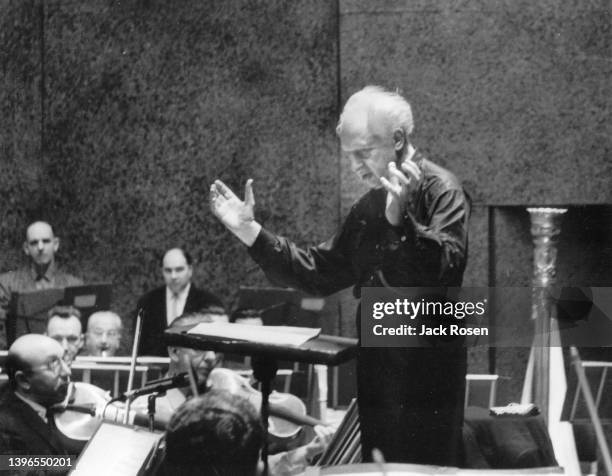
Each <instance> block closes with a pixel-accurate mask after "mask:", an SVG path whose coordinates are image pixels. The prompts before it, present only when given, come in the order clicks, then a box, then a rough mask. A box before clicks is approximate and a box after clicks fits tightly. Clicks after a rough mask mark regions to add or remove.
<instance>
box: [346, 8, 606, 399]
mask: <svg viewBox="0 0 612 476" xmlns="http://www.w3.org/2000/svg"><path fill="white" fill-rule="evenodd" d="M611 20H612V12H611V11H610V3H609V2H608V1H606V0H594V1H591V2H581V1H578V0H576V1H569V2H562V3H559V2H555V1H548V0H541V1H538V2H530V1H527V0H525V1H523V0H519V1H512V2H507V1H503V0H499V1H497V0H494V1H488V0H487V1H478V0H469V1H460V0H457V1H447V0H439V1H438V0H434V1H431V0H410V1H408V0H387V1H374V2H373V1H368V0H341V1H340V57H341V62H340V85H341V87H340V91H341V94H342V100H343V101H344V100H345V99H346V98H347V97H348V96H349V95H350V94H352V93H353V92H354V91H356V90H357V89H359V88H361V87H362V86H363V85H365V84H381V85H384V86H386V87H388V88H392V89H395V88H399V89H400V90H401V91H403V93H404V94H405V96H406V97H407V98H408V100H409V101H410V102H411V104H412V106H413V112H414V116H415V133H414V142H415V144H416V146H417V147H419V148H421V149H422V150H424V151H425V152H426V153H428V154H429V155H430V156H431V158H433V159H434V160H435V161H437V162H439V163H440V164H443V165H446V166H447V167H449V168H450V169H451V170H453V171H454V172H455V173H456V174H457V175H459V176H460V177H461V178H462V180H463V181H464V184H465V186H466V188H467V189H468V191H469V192H470V193H471V195H472V197H473V199H474V204H475V206H474V211H473V216H472V219H471V224H470V255H469V261H468V268H467V270H466V275H465V279H464V284H465V285H471V286H529V285H530V284H531V276H532V259H533V258H532V256H533V255H532V242H531V236H530V223H529V216H528V213H527V211H526V206H527V205H548V206H551V205H569V206H570V211H569V212H568V213H567V215H566V216H565V218H564V221H563V228H562V230H563V231H562V235H561V237H560V242H559V255H558V256H559V258H558V259H559V271H558V280H559V283H562V284H565V285H592V286H595V285H597V286H610V284H612V219H611V218H612V216H611V209H610V207H609V206H605V205H610V204H611V202H612V186H611V185H612V184H611V181H610V177H611V176H612V173H611V172H612V160H611V157H610V151H611V150H612V121H611V119H612V108H611V106H612V94H611V93H612V89H611V88H612V86H611V82H610V78H611V75H610V73H611V71H612V63H610V58H612V48H611V40H612V36H611V31H610V28H611V26H610V25H612V21H611ZM341 165H342V169H343V170H342V192H341V193H342V197H343V205H344V206H348V204H350V202H351V201H352V200H354V199H355V198H356V197H357V196H359V194H360V193H361V192H362V191H363V189H362V188H361V185H360V184H359V183H357V181H356V179H355V178H354V177H353V176H352V175H351V174H350V169H349V167H348V164H346V163H342V164H341ZM594 204H599V205H601V206H592V207H591V206H580V207H576V205H594ZM525 305H527V306H525ZM525 309H526V312H525ZM529 317H530V316H529V303H517V309H516V313H514V314H513V315H507V316H501V317H500V319H506V320H509V319H512V321H513V322H512V324H511V325H524V326H531V325H532V324H531V323H530V321H529ZM497 324H499V325H510V323H508V322H503V321H502V322H499V323H497ZM527 356H528V349H518V348H515V349H497V350H495V351H494V352H492V353H491V352H489V351H488V349H485V348H477V349H472V350H471V351H470V370H471V371H473V372H483V371H484V372H486V371H487V370H488V369H489V368H490V365H491V363H494V364H495V366H496V370H497V372H499V374H500V375H501V376H502V380H501V382H500V388H499V394H498V395H499V401H500V403H507V402H508V401H517V400H518V399H519V398H520V391H521V387H522V383H523V382H522V380H523V375H524V371H525V366H526V361H527Z"/></svg>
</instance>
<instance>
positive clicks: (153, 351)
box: [134, 248, 227, 356]
mask: <svg viewBox="0 0 612 476" xmlns="http://www.w3.org/2000/svg"><path fill="white" fill-rule="evenodd" d="M161 267H162V275H163V277H164V282H165V285H164V286H161V287H159V288H156V289H154V290H152V291H150V292H149V293H147V294H145V295H144V296H143V297H141V298H140V299H139V300H138V304H137V306H136V309H137V311H142V315H143V321H142V334H141V338H140V349H139V352H138V354H139V355H158V356H165V355H166V345H165V344H164V340H163V334H164V330H166V328H167V327H168V326H169V325H170V323H171V322H172V321H173V320H174V319H176V318H177V317H178V316H180V315H182V314H184V313H187V312H195V311H203V310H211V311H212V310H213V309H216V310H217V311H216V312H217V313H221V314H225V311H224V307H223V303H222V302H221V300H220V299H219V298H218V297H216V296H215V295H214V294H211V293H209V292H208V291H204V290H203V289H198V288H197V287H195V286H194V285H193V284H192V282H191V278H192V276H193V259H192V258H191V255H190V254H189V253H187V252H186V251H185V250H183V249H181V248H172V249H170V250H168V251H167V252H166V254H165V255H164V257H163V259H162V263H161ZM226 321H227V318H226ZM135 322H136V319H134V323H135Z"/></svg>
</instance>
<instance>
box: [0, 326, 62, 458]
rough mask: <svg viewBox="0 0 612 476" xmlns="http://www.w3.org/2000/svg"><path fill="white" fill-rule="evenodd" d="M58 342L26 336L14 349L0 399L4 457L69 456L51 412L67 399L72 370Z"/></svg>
mask: <svg viewBox="0 0 612 476" xmlns="http://www.w3.org/2000/svg"><path fill="white" fill-rule="evenodd" d="M64 352H65V351H64V349H63V348H62V346H61V344H59V343H58V342H57V341H55V340H54V339H51V338H50V337H47V336H44V335H41V334H26V335H24V336H21V337H19V338H18V339H17V340H15V342H14V343H13V344H12V345H11V347H10V349H9V352H8V357H7V362H6V370H7V373H8V376H9V382H8V385H7V386H5V387H4V388H3V389H2V391H1V396H0V454H11V455H17V454H26V455H65V454H67V453H66V449H65V447H64V445H63V444H62V442H61V440H60V439H59V437H58V435H57V433H56V430H55V428H54V422H53V421H52V416H51V414H50V413H49V409H50V408H51V407H52V406H53V405H54V404H56V403H60V402H61V401H63V400H64V398H66V393H67V391H68V384H69V382H70V368H69V367H68V365H67V364H66V362H65V361H64Z"/></svg>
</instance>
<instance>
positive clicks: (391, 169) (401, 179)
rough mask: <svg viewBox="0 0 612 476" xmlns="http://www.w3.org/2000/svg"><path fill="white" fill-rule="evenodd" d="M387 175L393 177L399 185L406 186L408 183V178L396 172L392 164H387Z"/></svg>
mask: <svg viewBox="0 0 612 476" xmlns="http://www.w3.org/2000/svg"><path fill="white" fill-rule="evenodd" d="M389 173H390V174H391V176H393V177H395V178H396V179H397V180H398V181H399V183H401V184H404V185H408V184H409V183H410V178H409V177H406V176H405V175H404V174H403V173H402V172H400V171H399V170H397V167H396V166H395V163H393V162H391V163H390V164H389Z"/></svg>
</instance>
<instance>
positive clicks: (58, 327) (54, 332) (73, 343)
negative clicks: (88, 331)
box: [45, 306, 84, 365]
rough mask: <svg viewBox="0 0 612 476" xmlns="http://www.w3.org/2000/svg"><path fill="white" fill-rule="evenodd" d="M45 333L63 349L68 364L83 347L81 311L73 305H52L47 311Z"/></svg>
mask: <svg viewBox="0 0 612 476" xmlns="http://www.w3.org/2000/svg"><path fill="white" fill-rule="evenodd" d="M47 316H48V317H47V330H46V332H45V334H46V335H48V336H49V337H51V338H52V339H54V340H56V341H57V342H59V343H60V344H61V346H62V347H63V349H64V352H65V353H64V360H65V361H66V363H67V364H68V365H71V364H72V361H73V360H74V358H75V357H76V355H77V354H78V353H79V351H80V350H81V348H82V347H83V341H84V339H83V327H82V324H81V311H79V310H78V309H77V308H76V307H73V306H54V307H52V308H51V309H50V310H49V312H48V313H47Z"/></svg>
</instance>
